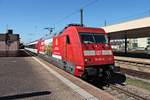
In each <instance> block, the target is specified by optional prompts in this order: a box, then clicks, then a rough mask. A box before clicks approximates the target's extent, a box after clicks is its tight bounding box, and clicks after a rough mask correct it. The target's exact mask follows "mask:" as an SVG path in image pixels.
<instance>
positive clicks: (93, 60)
mask: <svg viewBox="0 0 150 100" xmlns="http://www.w3.org/2000/svg"><path fill="white" fill-rule="evenodd" d="M85 30H86V32H85V31H84V29H83V30H82V31H81V32H80V31H79V32H78V33H79V37H80V42H81V46H82V52H83V59H84V60H83V61H84V74H83V77H87V78H90V77H92V78H93V76H94V77H102V78H105V79H110V78H111V75H112V74H113V72H114V56H113V52H112V48H111V45H110V43H109V39H108V36H107V34H106V33H105V31H104V30H103V29H99V28H89V29H85Z"/></svg>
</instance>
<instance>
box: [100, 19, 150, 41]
mask: <svg viewBox="0 0 150 100" xmlns="http://www.w3.org/2000/svg"><path fill="white" fill-rule="evenodd" d="M102 28H103V29H104V30H105V31H106V32H107V33H108V34H109V36H110V38H111V39H112V40H113V39H124V38H125V36H126V37H127V38H143V37H150V17H145V18H141V19H137V20H132V21H128V22H123V23H119V24H114V25H110V26H105V27H102Z"/></svg>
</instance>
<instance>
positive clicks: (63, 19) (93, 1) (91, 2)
mask: <svg viewBox="0 0 150 100" xmlns="http://www.w3.org/2000/svg"><path fill="white" fill-rule="evenodd" d="M98 1H99V0H92V1H90V2H88V3H87V4H85V5H84V6H82V7H80V8H79V9H77V10H75V11H74V12H72V13H70V14H68V15H66V16H65V17H63V18H62V19H60V20H59V21H57V22H56V23H54V24H53V25H54V27H55V26H56V25H57V24H59V23H61V22H63V21H65V20H66V19H68V18H70V17H72V16H73V15H75V14H77V13H80V10H81V9H82V10H83V9H85V8H87V7H89V6H91V5H93V4H94V3H96V2H98Z"/></svg>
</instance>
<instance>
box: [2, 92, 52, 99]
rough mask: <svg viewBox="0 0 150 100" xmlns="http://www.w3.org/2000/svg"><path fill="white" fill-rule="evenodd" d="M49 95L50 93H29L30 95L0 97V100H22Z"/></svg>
mask: <svg viewBox="0 0 150 100" xmlns="http://www.w3.org/2000/svg"><path fill="white" fill-rule="evenodd" d="M49 94H51V92H50V91H42V92H31V93H23V94H16V95H9V96H3V97H0V100H14V99H23V98H29V97H36V96H43V95H49Z"/></svg>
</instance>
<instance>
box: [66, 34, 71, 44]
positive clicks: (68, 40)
mask: <svg viewBox="0 0 150 100" xmlns="http://www.w3.org/2000/svg"><path fill="white" fill-rule="evenodd" d="M66 43H67V44H70V38H69V36H68V35H67V36H66Z"/></svg>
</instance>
